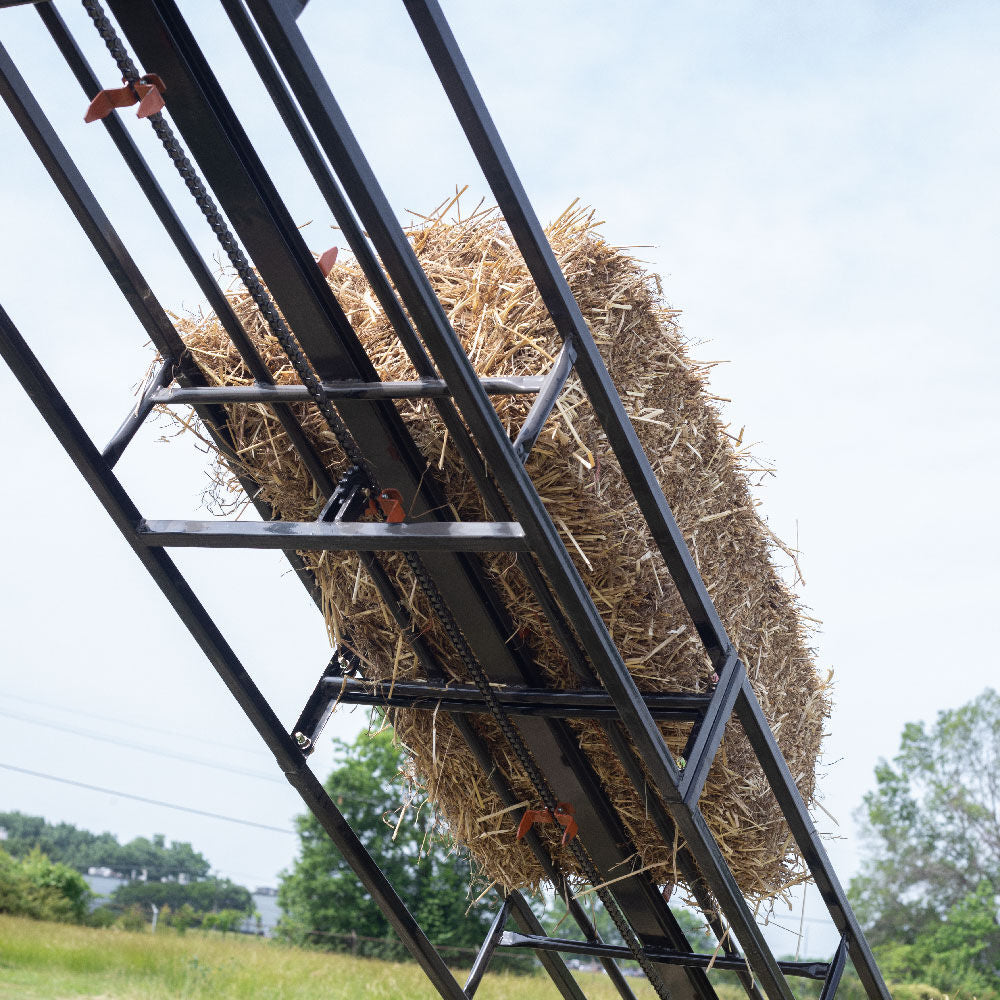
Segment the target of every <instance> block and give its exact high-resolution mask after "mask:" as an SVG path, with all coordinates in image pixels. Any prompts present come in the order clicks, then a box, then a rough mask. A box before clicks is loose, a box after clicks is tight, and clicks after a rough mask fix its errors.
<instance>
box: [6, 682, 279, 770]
mask: <svg viewBox="0 0 1000 1000" xmlns="http://www.w3.org/2000/svg"><path fill="white" fill-rule="evenodd" d="M8 699H10V700H13V701H23V702H25V703H26V704H28V705H37V706H38V707H39V708H48V709H51V710H52V711H55V712H68V713H70V714H72V715H82V716H86V717H87V718H88V719H96V720H97V721H98V722H110V723H111V724H112V725H115V726H128V727H130V728H131V729H141V730H143V732H147V733H159V734H160V735H161V736H173V737H175V738H177V739H182V740H197V741H198V742H199V743H207V744H209V745H210V746H214V747H222V748H223V749H225V750H239V751H240V752H241V753H245V754H253V755H255V756H258V757H264V756H266V755H265V754H262V753H261V752H260V751H259V750H257V749H255V748H253V747H246V746H239V745H238V744H236V743H223V742H222V741H221V740H212V739H209V738H208V737H207V736H199V735H197V734H195V733H182V732H180V731H179V730H177V729H160V728H158V727H157V726H151V725H149V724H148V723H147V722H145V721H143V722H131V721H129V720H128V719H122V718H118V717H115V716H112V715H101V714H100V713H99V712H87V711H85V710H84V709H82V708H79V707H77V706H75V705H74V706H73V707H69V706H67V705H56V704H54V703H53V702H50V701H41V700H39V699H38V698H26V697H25V696H24V695H20V694H11V693H10V692H9V691H4V692H2V693H0V700H8Z"/></svg>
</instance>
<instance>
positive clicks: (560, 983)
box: [507, 892, 635, 1000]
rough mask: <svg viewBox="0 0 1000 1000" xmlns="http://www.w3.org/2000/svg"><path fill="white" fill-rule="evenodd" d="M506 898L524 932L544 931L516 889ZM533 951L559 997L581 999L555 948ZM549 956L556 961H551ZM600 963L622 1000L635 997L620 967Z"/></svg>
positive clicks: (541, 932)
mask: <svg viewBox="0 0 1000 1000" xmlns="http://www.w3.org/2000/svg"><path fill="white" fill-rule="evenodd" d="M507 898H508V899H509V900H510V903H511V909H510V912H511V916H513V918H514V920H515V922H516V923H517V925H518V927H520V928H521V930H522V931H523V932H524V933H525V934H544V933H545V932H544V930H543V929H542V925H541V924H540V923H539V922H538V918H537V917H536V916H535V914H534V913H532V911H531V907H530V906H528V902H527V900H526V899H525V898H524V897H523V896H522V895H521V894H520V893H519V892H512V893H511V894H510V896H508V897H507ZM535 954H536V955H537V956H538V960H539V961H540V962H541V963H542V966H543V967H544V968H545V971H546V972H547V973H548V974H549V978H550V979H551V980H552V982H553V983H554V984H555V986H556V989H558V990H559V993H560V995H561V996H562V997H563V1000H584V996H583V991H582V990H581V989H580V986H579V984H578V983H577V981H576V980H575V979H574V978H573V974H572V973H571V972H570V971H569V969H568V968H567V967H566V963H565V962H564V961H563V959H562V956H561V955H559V954H558V953H556V952H552V951H544V950H539V951H536V952H535ZM553 958H554V959H556V961H552V959H553ZM602 964H603V965H604V968H605V971H606V972H607V973H608V977H609V978H610V979H611V980H612V982H613V983H614V984H615V986H616V987H617V989H618V992H619V993H620V994H621V995H622V997H623V998H624V1000H635V997H634V996H633V995H632V989H631V987H630V986H629V985H628V983H626V982H625V978H624V977H623V976H622V974H621V970H620V969H619V968H618V966H617V965H615V963H614V961H613V960H611V959H604V961H603V963H602Z"/></svg>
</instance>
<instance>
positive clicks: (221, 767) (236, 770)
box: [0, 708, 284, 785]
mask: <svg viewBox="0 0 1000 1000" xmlns="http://www.w3.org/2000/svg"><path fill="white" fill-rule="evenodd" d="M0 715H2V716H4V717H5V718H8V719H17V720H18V721H19V722H27V723H29V724H30V725H35V726H44V727H45V728H46V729H56V730H58V731H59V732H63V733H71V734H72V735H73V736H83V737H85V738H86V739H88V740H99V741H100V742H101V743H110V744H112V745H113V746H116V747H126V748H128V749H129V750H141V751H142V752H143V753H151V754H154V755H156V756H158V757H169V758H170V759H171V760H181V761H184V762H186V763H188V764H198V765H200V766H201V767H213V768H215V769H216V770H217V771H228V772H229V773H230V774H241V775H243V776H244V777H247V778H257V779H258V780H260V781H270V782H274V783H275V784H278V785H283V784H284V782H283V781H282V780H281V779H280V778H274V777H272V776H271V775H269V774H262V773H261V772H260V771H250V770H248V769H246V768H242V767H236V766H234V765H231V764H219V763H217V762H216V761H211V760H205V759H204V758H202V757H193V756H191V755H190V754H185V753H177V752H176V751H174V750H165V749H163V748H162V747H153V746H149V745H148V744H144V743H132V742H130V741H129V740H119V739H116V738H115V737H114V736H105V735H104V734H103V733H95V732H93V731H92V730H89V729H77V728H76V727H75V726H62V725H59V724H58V723H55V722H45V721H43V720H41V719H34V718H32V717H31V716H30V715H21V714H20V713H18V712H9V711H6V710H5V709H2V708H0Z"/></svg>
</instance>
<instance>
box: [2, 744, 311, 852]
mask: <svg viewBox="0 0 1000 1000" xmlns="http://www.w3.org/2000/svg"><path fill="white" fill-rule="evenodd" d="M0 767H2V768H3V769H4V770H7V771H16V772H18V773H19V774H27V775H30V776H31V777H32V778H45V779H46V780H47V781H58V782H59V783H60V784H61V785H73V786H74V787H76V788H86V789H87V790H88V791H91V792H103V793H104V794H105V795H116V796H118V798H121V799H133V800H134V801H136V802H145V803H146V804H147V805H152V806H162V807H163V808H164V809H176V810H177V811H178V812H186V813H193V814H194V815H195V816H207V817H209V818H210V819H222V820H225V821H226V822H227V823H239V824H240V826H253V827H256V828H257V829H259V830H271V831H272V832H273V833H291V834H293V835H294V834H295V833H296V831H295V830H292V829H290V828H288V827H282V826H270V825H268V824H267V823H257V822H256V821H254V820H252V819H240V818H238V817H237V816H224V815H222V813H214V812H208V811H206V810H205V809H195V808H193V807H192V806H181V805H178V804H177V803H176V802H163V801H161V800H160V799H149V798H146V796H145V795H133V794H132V793H131V792H119V791H116V790H115V789H114V788H102V787H101V786H100V785H88V784H87V783H86V782H84V781H73V780H72V779H71V778H60V777H58V776H57V775H55V774H46V773H45V772H44V771H31V770H29V769H28V768H26V767H17V766H15V765H14V764H4V763H3V762H0Z"/></svg>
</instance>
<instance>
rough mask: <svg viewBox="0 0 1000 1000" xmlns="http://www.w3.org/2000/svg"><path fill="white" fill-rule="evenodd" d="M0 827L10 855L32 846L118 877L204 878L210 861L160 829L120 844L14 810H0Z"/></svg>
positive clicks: (54, 857)
mask: <svg viewBox="0 0 1000 1000" xmlns="http://www.w3.org/2000/svg"><path fill="white" fill-rule="evenodd" d="M0 828H2V829H4V830H6V831H7V835H6V839H5V840H4V841H3V842H2V844H3V848H4V850H5V851H6V852H7V853H8V854H9V855H11V857H14V858H23V857H25V856H27V854H28V853H29V852H31V851H33V850H35V849H36V848H37V849H38V850H40V851H41V852H42V853H43V854H45V855H47V856H48V857H49V858H50V859H51V860H53V861H58V862H59V863H61V864H64V865H69V867H70V868H75V869H76V870H77V871H79V872H86V871H87V870H88V869H89V868H92V867H93V868H110V869H111V870H112V871H114V872H117V873H118V874H119V875H121V876H122V877H124V878H128V877H129V876H130V875H131V874H132V872H137V873H138V872H142V871H145V872H146V874H147V877H148V878H150V879H155V880H157V881H159V880H160V879H162V878H168V879H177V878H179V877H182V876H183V877H187V878H190V879H198V878H204V877H205V876H206V875H207V874H208V872H209V869H210V865H209V863H208V861H207V859H206V858H205V856H204V855H203V854H200V853H199V852H198V851H196V850H195V849H194V848H193V847H192V846H191V845H190V844H188V843H184V842H178V841H171V842H170V843H169V844H167V843H166V838H165V837H164V836H163V835H162V834H155V835H154V836H153V837H152V839H149V838H147V837H135V838H134V839H132V840H130V841H129V842H128V843H126V844H122V843H120V842H119V841H118V838H117V837H115V836H114V835H113V834H111V833H90V832H89V831H88V830H80V829H78V828H77V827H75V826H73V825H72V824H71V823H48V822H46V820H45V819H44V818H43V817H41V816H27V815H25V814H24V813H20V812H0Z"/></svg>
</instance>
